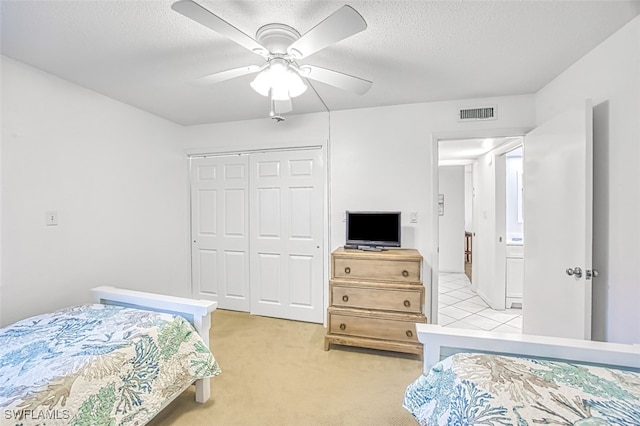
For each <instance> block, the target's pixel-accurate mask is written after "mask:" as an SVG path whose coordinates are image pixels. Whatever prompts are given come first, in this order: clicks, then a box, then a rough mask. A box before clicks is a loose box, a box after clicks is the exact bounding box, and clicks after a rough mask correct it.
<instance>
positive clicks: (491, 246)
mask: <svg viewBox="0 0 640 426" xmlns="http://www.w3.org/2000/svg"><path fill="white" fill-rule="evenodd" d="M473 174H474V198H473V202H474V216H473V230H474V233H475V235H474V237H473V271H472V273H473V288H474V289H476V291H477V292H478V294H479V295H480V296H481V297H482V298H483V299H484V300H485V301H486V302H487V303H489V305H490V306H491V307H492V308H494V309H504V285H502V286H500V285H497V284H498V283H497V282H496V278H497V277H496V270H495V265H496V263H497V260H498V257H497V256H498V253H497V245H498V241H497V240H496V235H497V234H496V232H497V230H496V214H497V212H496V159H495V154H494V153H493V151H492V152H489V153H487V154H485V155H483V156H481V157H480V158H478V161H476V162H475V163H474V165H473Z"/></svg>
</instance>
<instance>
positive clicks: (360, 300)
mask: <svg viewBox="0 0 640 426" xmlns="http://www.w3.org/2000/svg"><path fill="white" fill-rule="evenodd" d="M423 291H424V288H423V287H422V286H416V290H415V291H409V290H397V289H389V290H387V289H381V288H370V287H343V286H333V287H332V288H331V297H332V306H340V307H350V308H364V309H380V310H384V311H396V312H415V313H420V312H422V292H423Z"/></svg>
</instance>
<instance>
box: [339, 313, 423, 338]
mask: <svg viewBox="0 0 640 426" xmlns="http://www.w3.org/2000/svg"><path fill="white" fill-rule="evenodd" d="M330 315H331V319H330V322H331V328H330V332H331V333H333V334H344V335H348V336H360V337H372V338H375V339H384V340H396V341H401V342H417V341H418V337H417V335H416V325H415V323H416V322H420V321H419V320H416V321H415V322H410V321H397V320H392V319H382V318H366V317H359V316H353V317H352V316H348V315H341V314H330Z"/></svg>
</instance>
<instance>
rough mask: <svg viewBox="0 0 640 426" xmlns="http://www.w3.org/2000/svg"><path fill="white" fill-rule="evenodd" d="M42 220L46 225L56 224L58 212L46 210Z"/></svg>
mask: <svg viewBox="0 0 640 426" xmlns="http://www.w3.org/2000/svg"><path fill="white" fill-rule="evenodd" d="M44 222H45V224H46V225H47V226H55V225H57V224H58V212H46V213H45V219H44Z"/></svg>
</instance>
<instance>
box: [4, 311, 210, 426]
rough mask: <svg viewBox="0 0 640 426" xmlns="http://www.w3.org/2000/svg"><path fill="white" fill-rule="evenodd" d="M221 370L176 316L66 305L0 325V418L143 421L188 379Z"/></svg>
mask: <svg viewBox="0 0 640 426" xmlns="http://www.w3.org/2000/svg"><path fill="white" fill-rule="evenodd" d="M219 373H220V368H219V366H218V364H217V362H216V360H215V358H214V357H213V355H212V354H211V352H210V351H209V348H207V347H206V346H205V344H204V342H203V341H202V339H201V338H200V336H199V335H198V333H197V332H196V331H195V329H194V328H193V327H192V326H191V324H190V323H189V322H188V321H187V320H186V319H184V318H183V317H181V316H173V315H169V314H163V313H157V312H151V311H143V310H138V309H131V308H124V307H120V306H109V305H100V304H95V305H82V306H74V307H70V308H65V309H61V310H59V311H56V312H53V313H49V314H44V315H39V316H36V317H32V318H28V319H25V320H22V321H20V322H17V323H15V324H13V325H11V326H8V327H5V328H1V329H0V409H1V412H0V418H1V419H2V420H1V421H0V423H1V424H3V425H5V424H11V425H52V424H70V425H120V424H144V423H146V422H147V421H149V420H150V419H151V418H152V417H153V416H155V415H156V414H157V413H158V412H159V411H160V410H161V409H162V408H164V406H165V405H166V404H167V402H168V401H170V400H171V399H173V397H174V396H176V394H177V393H179V392H181V391H182V390H184V389H185V388H186V387H187V386H188V385H189V384H190V383H192V382H194V381H195V380H196V379H199V378H205V377H211V376H215V375H217V374H219Z"/></svg>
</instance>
